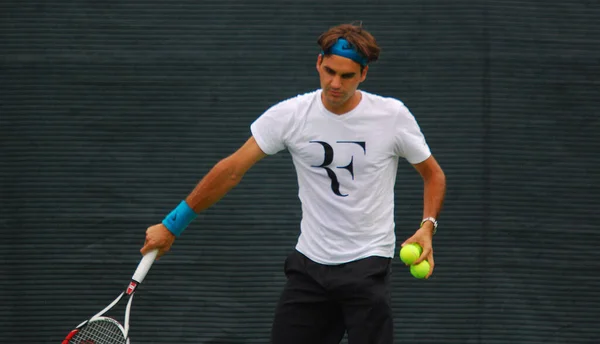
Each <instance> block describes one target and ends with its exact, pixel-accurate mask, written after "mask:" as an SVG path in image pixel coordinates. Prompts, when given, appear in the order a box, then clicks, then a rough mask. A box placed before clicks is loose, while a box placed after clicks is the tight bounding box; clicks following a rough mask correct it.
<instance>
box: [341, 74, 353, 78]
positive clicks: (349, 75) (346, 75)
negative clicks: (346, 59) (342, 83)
mask: <svg viewBox="0 0 600 344" xmlns="http://www.w3.org/2000/svg"><path fill="white" fill-rule="evenodd" d="M353 77H354V73H352V74H343V75H342V79H352V78H353Z"/></svg>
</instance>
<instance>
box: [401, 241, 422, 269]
mask: <svg viewBox="0 0 600 344" xmlns="http://www.w3.org/2000/svg"><path fill="white" fill-rule="evenodd" d="M422 252H423V248H422V247H421V245H419V244H417V243H413V244H406V245H404V247H402V249H401V250H400V260H402V261H403V262H404V264H406V265H412V263H414V262H415V260H417V259H419V257H420V256H421V253H422Z"/></svg>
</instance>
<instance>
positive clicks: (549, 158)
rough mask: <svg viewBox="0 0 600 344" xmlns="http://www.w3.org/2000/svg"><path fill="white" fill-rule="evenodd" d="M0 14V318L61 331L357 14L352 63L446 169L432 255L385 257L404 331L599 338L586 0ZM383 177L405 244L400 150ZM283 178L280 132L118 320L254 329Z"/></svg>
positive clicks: (178, 334)
mask: <svg viewBox="0 0 600 344" xmlns="http://www.w3.org/2000/svg"><path fill="white" fill-rule="evenodd" d="M0 18H1V19H0V67H1V69H0V87H1V88H0V131H1V132H0V134H1V136H0V147H1V149H0V202H1V204H0V205H1V206H0V226H1V228H2V230H1V232H0V252H1V253H0V260H1V264H0V274H1V277H0V304H1V307H0V333H2V335H1V336H0V337H1V338H0V342H5V343H8V342H11V343H13V342H15V341H17V340H21V341H24V342H30V343H57V342H60V340H61V339H62V337H63V336H64V335H65V334H66V333H67V332H68V330H69V329H70V327H72V326H75V325H76V324H78V323H79V322H80V321H81V320H83V318H84V317H86V316H91V315H92V314H94V313H95V312H96V311H98V310H99V309H101V308H102V307H103V306H104V305H105V304H106V303H107V302H109V301H110V300H112V298H114V297H115V296H116V295H117V294H118V293H119V292H120V290H121V289H122V288H124V287H125V283H126V282H127V279H128V278H129V277H130V275H131V273H132V271H133V269H134V268H135V266H136V264H137V262H138V260H139V258H140V256H139V253H138V250H139V248H140V247H141V244H142V242H143V235H144V231H145V229H146V228H147V227H148V226H149V225H152V224H154V223H157V222H159V221H160V220H162V218H163V216H164V215H165V214H166V213H167V212H168V211H170V210H171V209H172V208H173V207H174V206H176V205H177V203H178V202H179V201H180V200H181V199H182V198H183V197H185V196H186V195H187V193H188V192H189V191H190V190H191V189H192V188H193V187H194V185H195V184H196V182H197V181H198V180H199V179H200V178H201V177H202V176H203V175H204V174H205V173H206V172H207V171H208V169H209V168H210V167H211V166H212V165H213V164H214V163H216V162H217V161H218V160H219V159H221V158H223V157H225V156H226V155H227V154H230V153H231V152H233V150H235V149H236V148H237V147H238V146H239V145H240V144H241V143H243V142H244V140H246V139H247V137H248V136H249V134H250V132H249V125H250V123H251V122H252V121H253V120H254V119H255V118H256V117H257V116H259V115H260V114H261V113H262V111H264V110H265V109H266V108H268V107H269V106H270V105H271V104H273V103H275V102H278V101H279V100H282V99H285V98H288V97H291V96H294V95H296V94H298V93H304V92H307V91H311V90H313V89H314V88H316V87H318V79H317V75H316V71H315V70H314V63H315V58H316V54H317V53H318V47H317V46H316V38H317V36H318V35H319V34H320V33H321V32H322V31H324V30H326V29H327V28H328V27H330V26H333V25H336V24H339V23H343V22H350V21H354V20H362V21H363V23H364V26H365V28H366V29H368V30H370V31H371V32H372V33H373V34H374V35H375V36H376V37H377V39H378V41H379V43H380V45H381V46H382V49H383V50H382V55H381V59H380V61H378V62H377V63H375V64H373V65H372V68H371V70H370V71H369V77H368V79H367V81H366V82H365V83H364V85H363V86H362V87H363V88H364V89H365V90H368V91H370V92H374V93H380V94H382V95H386V96H393V97H397V98H399V99H401V100H403V101H404V102H405V103H406V104H407V106H408V107H409V108H410V109H411V110H412V111H413V113H414V114H415V116H416V117H417V119H418V121H419V123H420V125H421V128H422V129H423V131H424V133H425V135H426V136H427V139H428V141H429V144H430V146H431V148H432V150H433V152H434V154H435V156H436V158H437V159H438V161H439V162H440V164H441V165H442V167H443V168H444V170H445V172H446V175H447V178H448V194H447V200H446V205H445V208H444V211H443V214H442V217H441V218H440V228H439V234H438V235H437V236H436V237H435V242H434V245H435V250H436V251H435V252H436V255H435V257H436V263H437V268H436V270H435V273H434V275H433V277H432V278H431V279H430V280H428V281H418V280H415V279H413V278H412V277H411V276H410V274H409V273H408V271H407V269H406V268H405V267H404V266H403V265H402V264H401V262H400V261H399V259H396V260H395V261H394V274H393V285H394V294H393V300H394V301H393V302H394V310H395V317H396V338H397V342H398V343H420V344H424V343H445V344H449V343H456V344H483V343H485V344H492V343H493V344H496V343H497V344H505V343H519V344H525V343H545V344H554V343H556V344H564V343H569V344H575V343H588V344H592V343H597V342H598V340H600V329H599V328H598V319H599V318H600V296H599V294H598V288H599V287H600V272H599V271H600V263H599V261H600V253H599V252H598V250H597V246H598V244H599V243H600V235H599V234H598V223H600V215H598V211H597V208H598V204H599V202H598V197H597V196H596V195H597V194H598V193H599V191H600V187H599V186H598V182H599V179H600V178H599V175H600V172H599V171H600V154H599V152H600V139H599V138H598V133H599V132H600V120H599V116H598V111H599V108H600V73H599V72H598V71H599V69H598V64H599V62H600V60H599V56H600V20H599V18H600V5H598V3H597V2H592V1H571V2H569V3H566V2H561V1H521V2H516V1H479V2H476V1H453V2H448V1H372V2H370V3H367V2H365V1H343V2H342V1H297V2H290V1H256V0H251V1H228V0H223V1H214V0H211V1H170V2H158V1H154V2H153V1H148V2H145V3H140V2H134V1H129V2H116V1H108V2H106V1H104V2H89V1H82V2H77V1H54V2H36V3H32V2H17V1H12V2H8V3H3V4H2V5H0ZM396 191H397V193H396V194H397V196H396V201H397V203H396V204H397V206H396V221H397V231H396V233H397V236H398V244H399V243H401V242H402V241H403V240H404V239H405V238H406V237H407V236H409V235H411V234H412V232H413V231H414V230H415V229H416V228H415V227H416V225H417V224H418V222H419V220H420V217H421V208H422V207H421V204H422V200H421V195H422V183H421V181H420V179H419V177H418V175H417V174H416V172H415V171H414V170H413V169H412V168H411V167H410V166H409V165H408V164H407V163H405V162H403V163H402V164H401V166H400V168H399V173H398V182H397V187H396ZM296 195H297V184H296V178H295V175H294V171H293V168H292V164H291V160H290V157H289V155H288V154H287V153H280V154H278V155H276V156H273V157H270V158H268V159H265V160H264V161H262V162H260V163H259V164H258V165H257V166H256V167H255V168H254V169H252V170H251V171H250V172H249V173H248V174H247V176H246V177H245V179H244V180H243V182H242V183H241V184H240V185H239V187H237V188H236V189H234V190H233V191H232V192H231V193H230V194H229V195H227V196H226V197H225V198H224V199H223V200H222V201H221V202H220V203H218V204H217V205H216V206H215V207H213V208H211V209H210V210H209V211H207V212H205V213H204V214H202V215H201V216H200V217H199V218H198V220H197V221H195V222H194V223H193V224H192V225H191V226H190V228H189V229H188V230H187V231H186V232H185V234H184V235H183V236H182V237H181V239H180V240H178V241H177V242H176V244H175V245H174V247H173V250H172V252H171V253H170V254H169V255H168V256H166V257H165V258H164V259H162V260H160V261H159V262H158V263H157V264H156V265H155V266H154V267H153V269H152V270H151V272H150V275H149V276H148V277H147V280H146V281H147V284H145V285H144V286H143V287H142V288H141V289H140V292H139V294H138V295H137V296H136V300H135V302H134V305H133V314H132V324H131V325H132V330H131V331H132V332H131V335H132V341H133V343H213V344H215V343H266V342H267V338H268V334H269V329H270V323H271V319H272V310H273V307H274V306H275V302H276V301H277V297H278V294H279V291H280V290H281V287H282V285H283V283H284V276H283V274H282V267H283V259H284V258H285V256H286V255H287V254H288V252H290V250H291V249H293V246H294V244H295V240H296V237H297V235H298V221H299V218H300V208H299V202H298V199H297V196H296ZM113 314H115V313H113ZM116 315H117V316H118V317H121V315H122V308H120V309H119V311H118V312H117V313H116ZM32 325H33V327H31V326H32Z"/></svg>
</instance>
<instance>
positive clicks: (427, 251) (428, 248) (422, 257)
mask: <svg viewBox="0 0 600 344" xmlns="http://www.w3.org/2000/svg"><path fill="white" fill-rule="evenodd" d="M422 246H423V245H422ZM430 253H431V246H423V252H422V253H421V255H420V256H419V258H418V259H417V260H415V264H419V263H420V262H422V261H424V260H425V259H426V258H428V257H429V255H430Z"/></svg>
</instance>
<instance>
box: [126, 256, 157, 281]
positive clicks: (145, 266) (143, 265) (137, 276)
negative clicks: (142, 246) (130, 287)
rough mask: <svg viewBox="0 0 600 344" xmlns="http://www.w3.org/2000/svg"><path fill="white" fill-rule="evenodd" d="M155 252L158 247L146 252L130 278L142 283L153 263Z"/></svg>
mask: <svg viewBox="0 0 600 344" xmlns="http://www.w3.org/2000/svg"><path fill="white" fill-rule="evenodd" d="M157 254H158V249H155V250H152V251H150V252H148V253H146V255H145V256H144V257H143V258H142V260H141V261H140V264H139V265H138V267H137V269H135V272H134V273H133V277H132V278H131V279H132V280H134V281H136V282H138V283H142V282H143V281H144V278H145V277H146V274H147V273H148V270H150V267H151V266H152V264H153V263H154V260H155V259H156V255H157Z"/></svg>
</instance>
